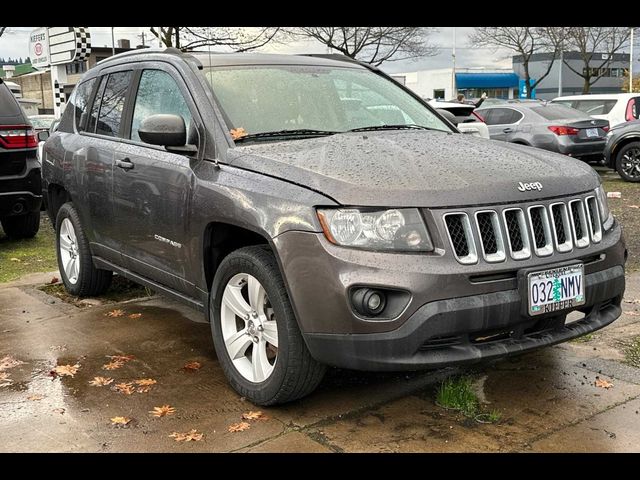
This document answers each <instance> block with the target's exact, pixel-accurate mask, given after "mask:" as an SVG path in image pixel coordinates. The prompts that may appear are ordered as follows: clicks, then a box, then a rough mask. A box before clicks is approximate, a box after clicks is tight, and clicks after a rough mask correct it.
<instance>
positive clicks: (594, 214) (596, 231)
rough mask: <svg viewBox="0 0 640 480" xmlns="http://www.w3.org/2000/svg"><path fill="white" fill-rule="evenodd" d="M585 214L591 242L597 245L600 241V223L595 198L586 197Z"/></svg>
mask: <svg viewBox="0 0 640 480" xmlns="http://www.w3.org/2000/svg"><path fill="white" fill-rule="evenodd" d="M585 204H586V206H587V212H589V232H590V233H591V241H592V242H594V243H598V242H599V241H600V240H602V223H601V221H600V210H599V207H598V202H597V201H596V197H587V199H586V200H585Z"/></svg>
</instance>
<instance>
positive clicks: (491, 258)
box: [476, 210, 505, 262]
mask: <svg viewBox="0 0 640 480" xmlns="http://www.w3.org/2000/svg"><path fill="white" fill-rule="evenodd" d="M476 225H477V227H478V233H479V236H480V243H481V247H482V255H483V256H484V259H485V260H486V261H487V262H502V261H504V259H505V250H504V242H503V241H502V230H501V228H500V221H499V220H498V214H497V213H496V212H495V211H493V210H484V211H481V212H476Z"/></svg>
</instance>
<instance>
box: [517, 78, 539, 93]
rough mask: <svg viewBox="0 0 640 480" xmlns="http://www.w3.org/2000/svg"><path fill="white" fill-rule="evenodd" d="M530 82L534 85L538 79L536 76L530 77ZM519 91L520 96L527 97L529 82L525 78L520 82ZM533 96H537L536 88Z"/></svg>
mask: <svg viewBox="0 0 640 480" xmlns="http://www.w3.org/2000/svg"><path fill="white" fill-rule="evenodd" d="M529 83H531V84H532V85H533V84H534V83H536V79H535V78H532V79H530V80H529ZM518 91H519V92H520V93H519V94H518V97H519V98H527V83H526V82H525V81H524V80H523V79H520V82H519V83H518ZM531 98H536V89H535V88H534V89H533V90H532V91H531Z"/></svg>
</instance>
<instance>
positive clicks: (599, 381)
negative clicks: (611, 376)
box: [595, 378, 613, 390]
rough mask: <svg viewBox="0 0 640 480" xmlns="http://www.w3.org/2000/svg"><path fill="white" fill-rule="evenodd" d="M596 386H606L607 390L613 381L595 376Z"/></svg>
mask: <svg viewBox="0 0 640 480" xmlns="http://www.w3.org/2000/svg"><path fill="white" fill-rule="evenodd" d="M595 385H596V387H600V388H606V389H607V390H608V389H610V388H611V387H613V383H611V382H609V381H607V380H604V379H602V378H596V382H595Z"/></svg>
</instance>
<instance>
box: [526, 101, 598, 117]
mask: <svg viewBox="0 0 640 480" xmlns="http://www.w3.org/2000/svg"><path fill="white" fill-rule="evenodd" d="M531 111H532V112H534V113H537V114H538V115H540V116H541V117H542V118H546V119H547V120H560V119H565V118H576V119H584V118H587V115H585V114H584V113H582V112H580V111H578V110H576V109H574V108H571V107H565V106H564V105H546V106H540V107H533V108H532V109H531Z"/></svg>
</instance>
